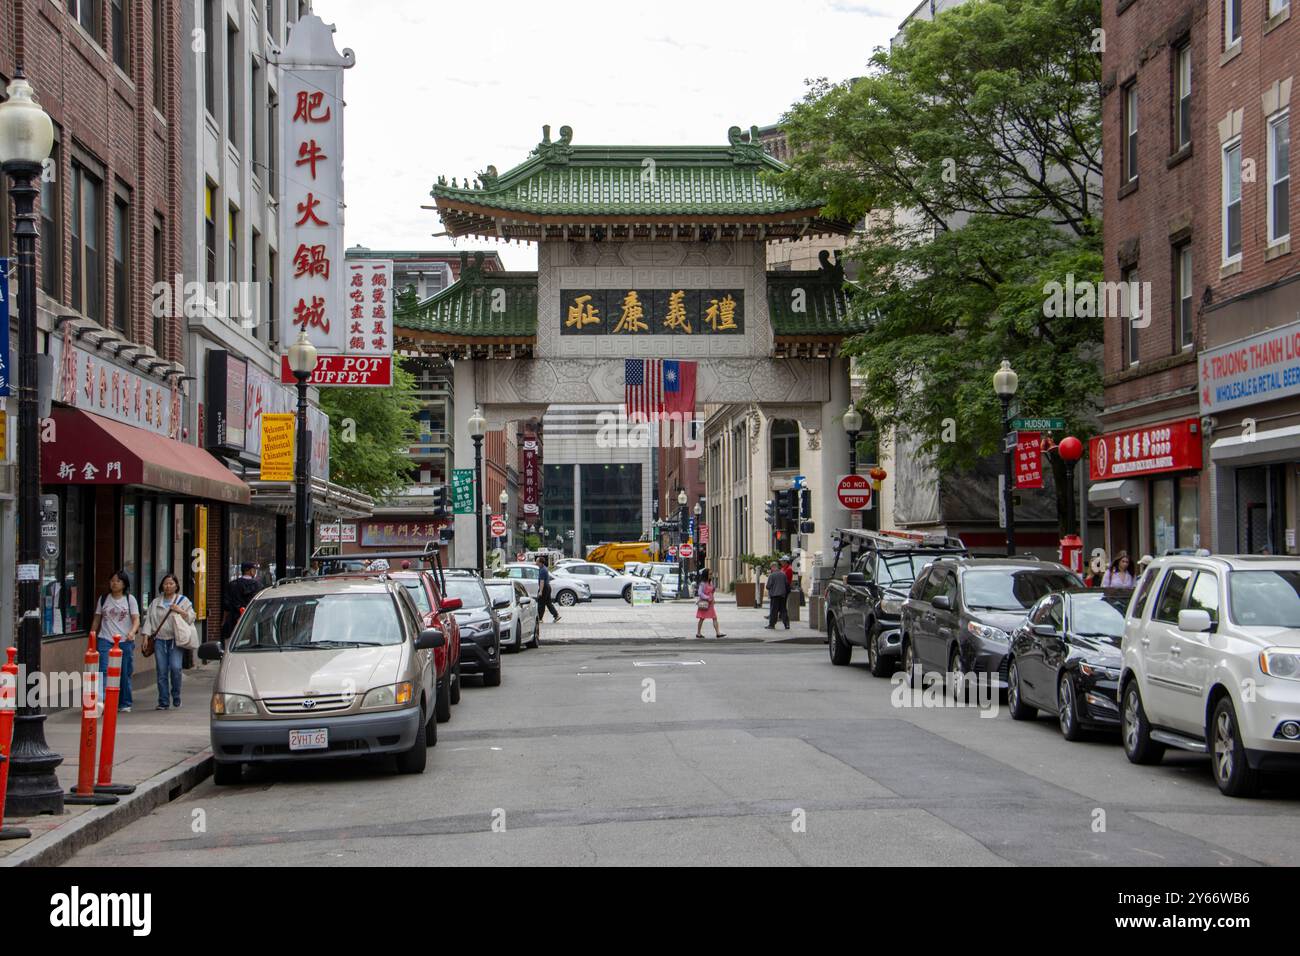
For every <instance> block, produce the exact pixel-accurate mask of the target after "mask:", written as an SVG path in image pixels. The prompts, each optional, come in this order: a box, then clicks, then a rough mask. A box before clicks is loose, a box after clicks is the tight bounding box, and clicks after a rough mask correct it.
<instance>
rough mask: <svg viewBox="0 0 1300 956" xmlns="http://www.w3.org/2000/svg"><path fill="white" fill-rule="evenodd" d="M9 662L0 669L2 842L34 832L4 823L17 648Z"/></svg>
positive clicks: (0, 822)
mask: <svg viewBox="0 0 1300 956" xmlns="http://www.w3.org/2000/svg"><path fill="white" fill-rule="evenodd" d="M7 650H8V652H9V661H8V663H6V664H5V665H4V667H0V840H26V839H27V838H28V837H30V836H31V835H32V831H31V830H28V829H25V828H24V827H6V826H3V823H4V812H5V791H6V790H7V789H8V788H9V748H10V746H11V745H12V743H13V735H14V712H15V711H16V710H17V708H18V665H17V664H15V663H14V658H15V657H17V655H18V649H17V648H16V647H10V648H7Z"/></svg>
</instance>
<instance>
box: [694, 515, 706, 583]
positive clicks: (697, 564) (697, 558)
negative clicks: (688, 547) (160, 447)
mask: <svg viewBox="0 0 1300 956" xmlns="http://www.w3.org/2000/svg"><path fill="white" fill-rule="evenodd" d="M694 510H695V554H694V555H693V556H692V561H693V563H694V564H695V573H696V574H699V573H700V561H701V557H700V518H701V517H703V515H704V505H703V504H701V503H700V502H699V501H698V500H697V501H696V502H695V509H694Z"/></svg>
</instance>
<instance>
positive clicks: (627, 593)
mask: <svg viewBox="0 0 1300 956" xmlns="http://www.w3.org/2000/svg"><path fill="white" fill-rule="evenodd" d="M623 600H624V601H626V602H627V603H628V604H631V603H632V585H630V584H629V585H627V587H625V588H623Z"/></svg>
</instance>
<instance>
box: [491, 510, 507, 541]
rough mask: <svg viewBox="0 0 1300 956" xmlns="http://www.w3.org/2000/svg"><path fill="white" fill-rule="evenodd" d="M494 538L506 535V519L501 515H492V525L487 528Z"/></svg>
mask: <svg viewBox="0 0 1300 956" xmlns="http://www.w3.org/2000/svg"><path fill="white" fill-rule="evenodd" d="M489 530H490V531H491V532H492V537H494V538H504V537H505V536H506V519H505V518H503V517H501V515H493V516H492V527H491V528H490V529H489Z"/></svg>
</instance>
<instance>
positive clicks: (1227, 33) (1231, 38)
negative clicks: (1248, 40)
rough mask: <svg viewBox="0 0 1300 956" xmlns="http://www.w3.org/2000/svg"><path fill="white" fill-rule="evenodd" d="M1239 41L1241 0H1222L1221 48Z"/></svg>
mask: <svg viewBox="0 0 1300 956" xmlns="http://www.w3.org/2000/svg"><path fill="white" fill-rule="evenodd" d="M1240 42H1241V0H1223V48H1224V49H1225V50H1227V49H1230V48H1231V47H1233V46H1235V45H1236V44H1238V43H1240Z"/></svg>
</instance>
